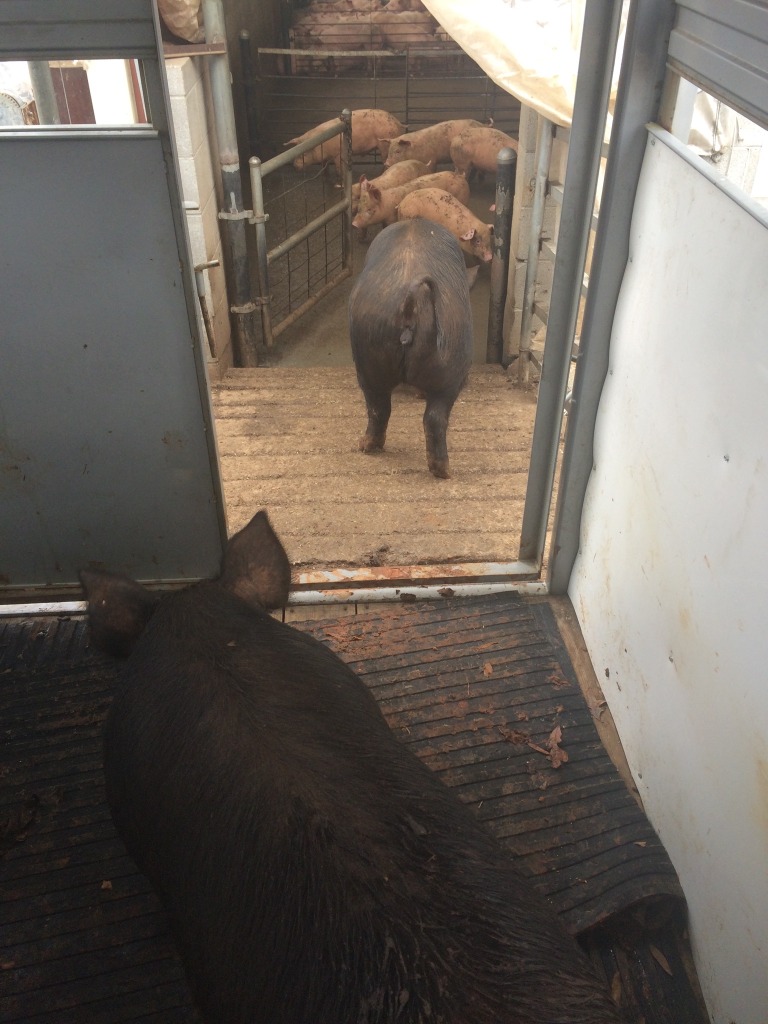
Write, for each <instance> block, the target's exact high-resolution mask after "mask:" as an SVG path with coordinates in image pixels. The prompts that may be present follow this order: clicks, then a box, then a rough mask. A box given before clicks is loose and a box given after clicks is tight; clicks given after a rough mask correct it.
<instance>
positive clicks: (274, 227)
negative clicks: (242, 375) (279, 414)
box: [250, 110, 352, 348]
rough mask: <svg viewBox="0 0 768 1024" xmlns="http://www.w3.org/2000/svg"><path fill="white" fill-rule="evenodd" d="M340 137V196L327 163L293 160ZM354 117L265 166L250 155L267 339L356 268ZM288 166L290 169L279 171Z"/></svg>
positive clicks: (345, 116)
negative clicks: (295, 168)
mask: <svg viewBox="0 0 768 1024" xmlns="http://www.w3.org/2000/svg"><path fill="white" fill-rule="evenodd" d="M337 136H341V139H340V142H339V145H340V153H341V171H342V173H341V187H342V188H343V190H344V198H343V199H341V200H338V201H337V202H333V201H332V200H333V194H332V191H331V187H330V185H329V180H328V177H327V175H326V174H325V173H324V171H325V169H324V167H323V166H322V165H319V166H318V167H316V168H313V170H312V172H311V173H310V174H308V175H303V174H302V175H297V174H295V173H292V169H291V165H292V163H293V161H294V160H295V159H296V158H297V157H300V156H301V155H302V154H304V153H307V152H308V151H309V150H311V149H314V147H315V146H322V144H323V143H327V142H329V141H330V140H331V139H334V138H336V137H337ZM351 161H352V122H351V115H350V112H349V111H348V110H345V111H343V113H342V116H341V117H340V118H337V119H336V120H335V121H333V123H332V124H331V125H330V126H329V127H327V128H324V129H322V130H320V131H317V132H313V133H312V134H311V135H310V136H309V137H308V138H307V139H305V140H304V141H303V142H301V143H299V144H298V145H296V146H293V147H291V149H288V150H286V151H285V152H284V153H281V154H280V155H279V156H275V157H273V158H272V159H271V160H267V161H266V163H262V162H261V160H260V159H259V158H258V157H251V160H250V175H251V194H252V196H253V216H252V218H251V223H252V224H254V225H255V228H256V250H257V273H258V295H259V297H258V300H257V305H258V307H259V311H260V314H261V327H262V338H263V343H264V345H265V346H266V348H271V347H272V345H273V344H274V340H275V338H276V337H277V336H278V335H279V334H280V333H281V332H282V331H284V330H285V329H286V328H287V327H289V326H290V325H291V324H292V323H294V321H295V320H297V319H298V318H299V317H300V316H302V315H303V314H304V313H306V312H307V311H308V310H309V309H311V308H312V306H314V305H315V304H316V303H317V302H318V301H319V300H320V299H321V298H322V297H323V296H324V295H326V294H327V293H328V292H329V291H331V289H333V288H335V287H336V285H337V284H340V283H341V282H342V281H343V280H344V279H345V278H347V277H349V276H350V274H351V273H352V266H351V258H350V257H351V251H352V218H351V212H350V211H351V203H352V175H351ZM281 171H284V172H285V173H284V174H279V173H276V172H281Z"/></svg>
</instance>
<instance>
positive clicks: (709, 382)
mask: <svg viewBox="0 0 768 1024" xmlns="http://www.w3.org/2000/svg"><path fill="white" fill-rule="evenodd" d="M695 159H696V158H692V159H691V158H689V159H684V158H682V157H681V156H680V154H679V153H677V152H673V151H672V150H671V149H670V148H668V146H667V145H666V144H664V143H662V142H661V141H659V139H657V138H655V137H651V138H650V140H649V143H648V147H647V150H646V156H645V161H644V165H643V172H642V175H641V179H640V187H639V190H638V195H637V202H636V206H635V210H634V217H633V223H632V234H631V244H630V262H629V264H628V267H627V271H626V274H625V277H624V283H623V286H622V290H621V295H620V300H619V305H618V308H617V313H616V318H615V322H614V329H613V334H612V338H611V350H610V368H609V375H608V378H607V380H606V385H605V388H604V392H603V397H602V400H601V404H600V409H599V415H598V420H597V426H596V433H595V446H594V451H595V467H594V471H593V473H592V477H591V480H590V484H589V487H588V490H587V496H586V500H585V505H584V513H583V518H582V537H581V548H580V553H579V556H578V558H577V561H576V564H575V567H574V571H573V575H572V578H571V584H570V588H569V593H570V595H571V598H572V600H573V603H574V606H575V608H576V611H577V614H578V616H579V620H580V622H581V626H582V629H583V631H584V635H585V638H586V641H587V646H588V648H589V651H590V655H591V657H592V661H593V664H594V666H595V670H596V672H597V674H598V676H599V677H600V679H601V682H602V684H603V687H604V690H605V694H606V697H607V699H608V702H609V704H610V707H611V710H612V712H613V715H614V718H615V719H616V723H617V726H618V729H619V733H620V736H621V739H622V742H623V745H624V748H625V750H626V753H627V756H628V759H629V763H630V766H631V768H632V771H633V774H634V776H635V779H636V781H637V784H638V787H639V789H640V792H641V795H642V797H643V800H644V802H645V805H646V809H647V811H648V813H649V815H650V817H651V820H652V821H653V823H654V825H655V827H656V828H657V830H658V831H659V833H660V835H661V838H662V840H663V841H664V843H665V846H666V848H667V850H668V851H669V853H670V855H671V857H672V859H673V861H674V863H675V866H676V868H677V870H678V872H679V874H680V878H681V881H682V884H683V888H684V890H685V893H686V896H687V899H688V902H689V907H690V911H691V923H692V938H693V944H694V950H695V954H696V958H697V965H698V968H699V973H700V977H701V981H702V984H703V988H704V991H705V996H706V998H707V1002H708V1006H709V1008H710V1011H711V1013H712V1016H713V1020H714V1021H715V1022H716V1024H727V1022H731V1021H738V1022H739V1024H765V1019H766V1017H765V1013H766V1007H768V974H767V973H766V970H765V963H766V951H768V870H766V864H767V863H768V861H767V859H766V851H768V687H767V686H766V666H768V628H767V627H766V621H765V616H766V607H767V606H768V544H766V529H767V528H768V443H767V441H766V439H767V438H768V400H767V396H768V332H767V331H766V324H768V277H766V267H768V227H766V224H765V220H764V217H765V211H762V214H761V213H760V212H759V209H758V208H757V206H756V204H755V205H754V208H753V207H752V206H750V203H749V202H748V201H747V202H745V203H744V204H743V205H741V206H740V205H737V204H736V203H734V201H733V199H732V198H731V197H729V195H728V194H727V192H726V191H725V190H724V189H722V188H720V187H718V185H716V184H715V179H716V177H718V176H717V175H716V172H707V173H705V170H704V165H701V167H699V166H696V165H695V163H694V162H693V161H694V160H695ZM761 216H762V218H763V220H762V221H761Z"/></svg>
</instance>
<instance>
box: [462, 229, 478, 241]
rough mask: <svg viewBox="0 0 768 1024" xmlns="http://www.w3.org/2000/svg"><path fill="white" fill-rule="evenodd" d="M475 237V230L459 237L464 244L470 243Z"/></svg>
mask: <svg viewBox="0 0 768 1024" xmlns="http://www.w3.org/2000/svg"><path fill="white" fill-rule="evenodd" d="M474 237H475V229H474V228H470V229H469V231H465V232H464V234H463V235H459V238H460V239H461V240H462V242H469V241H470V240H471V239H472V238H474Z"/></svg>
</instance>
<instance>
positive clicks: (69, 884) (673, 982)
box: [0, 596, 705, 1024]
mask: <svg viewBox="0 0 768 1024" xmlns="http://www.w3.org/2000/svg"><path fill="white" fill-rule="evenodd" d="M301 628H302V629H304V630H306V631H308V632H312V633H313V634H314V635H316V636H318V637H319V638H320V639H321V640H323V641H324V642H325V643H327V644H328V645H329V646H331V647H333V648H334V649H335V650H337V651H338V652H339V653H340V654H341V656H342V657H343V658H344V660H345V661H347V662H349V663H351V664H352V666H353V667H354V668H355V670H356V671H358V672H359V673H360V674H361V676H362V677H363V678H364V679H365V681H366V683H368V685H370V686H371V688H372V690H373V692H374V693H375V695H376V696H377V698H378V700H379V701H380V702H381V705H382V707H383V710H384V712H385V714H386V715H387V717H388V719H389V721H390V722H391V724H392V727H393V728H394V729H395V730H396V731H397V732H398V734H399V735H400V736H401V737H402V738H403V740H404V741H405V742H406V743H409V744H412V746H413V749H414V750H415V751H416V752H417V753H418V754H419V755H420V756H421V757H423V758H424V760H425V761H426V762H427V763H428V764H429V765H430V766H431V767H432V768H433V769H434V770H435V771H436V772H437V773H438V774H439V775H440V776H441V777H442V778H443V779H444V780H445V781H446V782H447V783H448V784H449V785H451V786H453V787H455V789H456V791H457V793H458V795H459V796H460V797H461V798H462V799H463V800H466V801H468V802H469V803H470V804H472V805H473V806H475V807H476V809H477V811H478V813H479V815H480V816H481V817H482V818H483V819H485V820H486V821H487V822H488V825H489V827H490V828H492V829H493V830H494V831H495V832H496V833H497V834H498V835H499V836H500V837H501V838H502V840H503V841H504V842H505V843H506V844H507V845H508V846H509V848H510V849H511V850H513V851H514V852H515V853H516V854H518V855H519V858H520V864H521V867H522V868H523V870H526V871H528V872H530V873H531V874H532V875H536V876H537V879H538V881H539V883H540V884H541V885H542V886H543V887H544V889H545V891H547V892H548V893H549V894H550V895H551V897H552V899H553V900H554V901H555V903H556V904H557V905H558V906H559V907H560V908H561V911H562V913H563V916H564V918H565V920H566V923H567V924H568V925H569V927H570V928H571V929H572V930H578V929H580V928H583V927H587V926H588V925H590V924H593V923H595V922H596V921H600V920H602V919H603V918H605V917H606V916H608V915H610V914H612V913H614V912H615V911H617V910H619V909H621V908H623V907H626V906H627V905H628V904H632V903H635V902H636V901H638V900H643V899H644V898H646V897H652V896H672V897H673V900H672V901H671V902H672V903H674V904H675V906H676V907H679V906H680V905H681V900H680V899H678V897H680V890H679V886H678V883H677V880H676V878H675V875H674V872H673V871H672V869H671V865H670V864H669V861H668V859H667V857H666V855H665V854H664V851H663V849H662V848H661V846H660V844H659V841H658V839H657V838H656V836H655V835H654V833H653V831H652V830H651V828H650V826H649V825H648V823H647V821H646V820H645V818H644V817H643V815H642V814H641V813H640V811H639V810H638V809H637V807H636V805H635V803H634V801H633V799H632V798H631V796H629V794H628V793H627V792H626V790H625V788H624V786H623V783H622V782H621V780H620V779H619V777H618V775H617V774H616V772H615V770H614V769H613V767H612V765H611V763H610V761H609V759H608V758H607V755H606V754H605V753H604V751H603V748H602V746H601V745H600V742H599V740H598V737H597V734H596V732H595V730H594V727H593V724H592V721H591V717H590V713H589V709H588V708H587V707H586V705H585V703H584V700H583V698H582V697H581V693H580V691H579V688H578V686H577V684H576V681H575V679H574V677H573V672H572V670H571V667H570V663H569V661H568V658H567V656H566V653H565V651H564V649H563V648H562V645H561V643H560V640H559V636H558V634H557V630H556V628H555V626H554V621H553V619H552V616H551V613H550V611H549V609H548V607H547V606H546V605H545V604H531V603H529V602H526V601H524V600H522V599H518V598H515V597H513V596H497V597H493V598H481V599H476V600H468V601H455V600H449V601H446V602H445V603H440V604H429V605H420V606H403V607H397V608H392V609H382V610H381V611H380V612H378V613H376V614H365V615H360V616H357V617H349V618H337V619H334V620H325V621H322V622H313V623H302V624H301ZM117 670H118V666H117V664H116V663H115V662H113V661H111V660H110V659H107V658H105V657H102V656H100V655H98V654H96V653H94V652H92V651H90V650H89V648H88V646H87V636H86V627H85V624H84V623H83V621H82V620H79V619H75V618H73V619H56V618H45V619H39V620H35V621H32V622H20V621H19V620H14V619H11V620H0V728H1V729H2V737H3V743H2V748H1V749H0V949H1V950H2V952H0V1024H21V1022H25V1024H27V1022H35V1024H49V1022H52V1021H56V1024H84V1022H86V1021H87V1022H88V1024H120V1022H128V1021H135V1022H139V1021H141V1022H150V1021H154V1022H157V1024H160V1022H163V1024H192V1022H195V1021H196V1020H197V1018H196V1016H195V1014H194V1011H193V1010H192V1009H191V1008H190V1004H189V996H188V992H187V988H186V985H185V982H184V978H183V973H182V970H181V966H180V963H179V961H178V959H177V957H176V954H175V951H174V949H173V946H172V944H171V942H170V939H169V937H168V932H167V925H166V920H165V916H164V913H163V911H162V909H161V908H160V906H159V904H158V903H157V900H156V899H155V897H154V895H153V894H152V892H151V891H150V889H149V886H148V883H147V882H146V880H145V879H144V878H143V876H142V875H140V874H139V873H138V872H137V871H136V869H135V867H134V866H133V864H132V862H131V861H130V860H129V858H128V856H127V854H126V853H125V851H124V849H123V846H122V843H121V842H120V841H119V839H118V838H117V836H116V835H115V832H114V829H113V827H112V823H111V819H110V816H109V811H108V809H107V806H106V803H105V800H104V793H103V778H102V767H101V729H102V723H103V719H104V717H105V714H106V711H107V708H108V706H109V702H110V700H111V695H112V689H113V684H114V679H115V675H116V672H117ZM556 726H559V727H560V730H561V739H560V743H559V745H558V747H557V748H556V749H555V751H554V752H552V751H549V752H547V747H546V743H547V740H548V738H549V737H550V735H551V734H552V730H553V729H554V728H556ZM530 744H533V745H534V746H531V745H530ZM536 748H538V749H536ZM558 749H559V750H560V751H564V752H565V753H566V754H567V755H568V760H567V762H565V763H563V764H561V765H560V767H558V768H555V767H553V762H554V761H557V760H558V757H559V756H560V755H558V753H557V750H558ZM668 902H670V901H668ZM664 951H665V955H666V957H667V959H668V960H669V961H670V962H671V963H672V968H673V972H674V975H675V976H674V977H671V976H668V974H667V973H666V971H662V970H661V968H659V967H655V963H656V962H655V961H654V959H653V957H652V956H651V955H650V954H649V955H645V954H644V956H645V960H644V961H643V963H644V965H645V966H644V968H643V969H644V971H645V972H646V974H643V976H642V979H641V981H640V982H638V985H637V990H638V992H639V995H638V996H637V997H636V998H637V1000H639V1002H638V1005H639V1006H640V1009H639V1010H638V1012H637V1014H636V1015H635V1014H633V1015H632V1017H631V1019H633V1020H635V1019H636V1020H638V1021H639V1020H641V1019H646V1020H650V1019H653V1020H655V1021H657V1022H662V1021H670V1022H672V1021H674V1022H675V1024H681V1022H683V1021H686V1022H688V1021H691V1022H696V1024H698V1021H699V1020H702V1021H703V1020H704V1019H705V1018H704V1017H699V1016H696V1011H695V1010H694V1011H692V1012H691V1013H690V1014H688V1013H684V1012H682V1011H676V1016H675V1015H673V1016H671V1017H665V1016H663V1015H659V1016H653V1017H649V1016H648V1011H647V1009H646V1007H645V1005H644V1002H643V1001H644V1000H645V999H646V996H647V997H648V998H651V996H652V995H655V993H656V992H657V991H659V992H660V991H662V990H663V989H664V986H666V989H667V990H668V994H669V998H671V997H672V996H673V995H675V992H673V989H674V990H675V991H676V990H677V989H679V988H680V985H681V984H683V985H684V984H685V976H684V974H685V970H684V963H683V961H682V960H679V959H674V958H673V957H676V956H677V953H676V952H675V948H674V945H673V944H672V943H670V944H668V945H665V946H664ZM646 952H647V949H646ZM591 955H592V956H593V958H599V957H603V958H605V957H607V958H608V961H607V962H608V966H607V967H604V968H603V969H605V970H606V971H607V977H608V980H609V982H610V979H611V977H612V976H614V975H615V977H616V978H619V973H618V971H617V969H616V966H615V964H616V962H617V961H616V960H615V957H614V953H613V951H612V948H610V949H609V948H608V947H606V948H603V946H600V947H599V949H596V950H595V951H593V952H592V951H591ZM636 960H637V955H636V953H634V952H633V953H632V954H631V956H629V957H628V956H625V955H624V954H623V953H622V954H621V957H620V964H625V965H626V964H631V963H634V962H635V961H636ZM638 962H639V961H638ZM679 964H682V966H678V965H679ZM611 965H613V966H611ZM649 970H650V971H654V970H656V971H657V973H658V977H657V978H655V979H653V980H654V984H653V985H652V986H649V985H648V977H647V971H649ZM630 974H631V972H630V971H629V969H628V967H626V966H623V967H621V978H620V979H619V980H620V982H621V984H622V985H623V986H624V987H625V989H626V990H627V992H629V991H630V989H631V988H632V987H633V986H634V982H633V980H632V978H631V977H630ZM684 995H685V999H686V1000H687V999H688V995H687V994H686V993H685V991H684ZM632 998H633V999H634V998H635V997H634V996H633V997H632ZM686 1005H687V1003H686Z"/></svg>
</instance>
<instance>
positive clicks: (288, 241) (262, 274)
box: [249, 110, 352, 348]
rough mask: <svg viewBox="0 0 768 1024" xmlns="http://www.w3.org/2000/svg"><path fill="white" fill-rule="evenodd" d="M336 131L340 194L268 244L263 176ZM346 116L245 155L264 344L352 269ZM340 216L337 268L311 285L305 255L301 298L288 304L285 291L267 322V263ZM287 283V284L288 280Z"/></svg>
mask: <svg viewBox="0 0 768 1024" xmlns="http://www.w3.org/2000/svg"><path fill="white" fill-rule="evenodd" d="M337 135H341V136H342V139H341V141H340V147H341V168H342V182H343V188H344V198H343V199H342V200H340V201H339V202H337V203H334V204H333V205H332V206H330V207H328V208H327V209H325V210H324V211H323V212H322V213H321V214H319V215H318V216H316V217H314V218H312V219H310V220H307V221H306V223H304V224H303V225H302V226H301V227H300V228H299V229H298V230H295V231H293V232H292V233H291V234H290V235H288V237H286V238H285V239H284V240H282V241H281V242H279V244H277V245H275V246H273V247H272V248H271V249H270V248H268V241H267V221H268V219H269V214H268V213H267V211H266V209H265V202H264V178H265V177H267V176H268V175H269V174H271V173H272V172H274V171H278V170H280V169H281V168H285V167H287V166H289V165H290V164H292V163H293V161H294V160H295V159H296V158H297V157H299V156H301V155H302V154H304V153H307V152H309V151H310V150H311V149H314V148H315V147H316V146H319V145H321V144H322V143H324V142H327V141H328V140H330V139H332V138H335V137H336V136H337ZM351 163H352V120H351V113H350V111H349V110H344V111H342V113H341V116H340V117H339V118H338V119H337V120H336V121H334V122H333V124H332V125H330V126H329V127H327V128H324V129H322V130H320V131H317V132H313V133H312V135H310V136H308V137H307V138H306V139H304V140H303V141H302V142H300V143H299V144H298V145H296V146H292V147H291V148H290V149H287V150H286V151H285V152H284V153H280V154H279V155H278V156H275V157H272V159H271V160H267V161H265V162H263V163H262V161H261V160H260V159H259V158H258V157H251V159H250V161H249V168H250V179H251V192H252V197H253V213H252V215H251V217H250V218H249V219H250V223H251V224H253V225H254V227H255V229H256V251H257V279H258V293H259V295H258V298H257V301H256V304H257V306H258V309H259V313H260V315H261V325H262V331H263V340H264V344H265V346H266V347H267V348H271V347H272V346H273V345H274V341H275V338H276V337H277V336H278V335H279V334H280V333H281V332H282V331H284V330H285V329H286V328H287V327H288V326H289V325H290V324H292V323H294V322H295V321H296V320H297V319H298V318H299V317H300V316H302V315H303V314H304V313H306V312H307V310H309V309H311V308H312V307H313V306H314V305H316V304H317V302H319V300H320V299H321V298H322V297H323V296H324V295H326V294H327V293H328V292H329V291H330V290H331V289H333V288H335V287H336V285H338V284H339V283H340V282H341V281H343V280H344V279H345V278H347V277H349V276H350V275H351V273H352V260H351V253H352V216H351V209H352V172H351ZM337 217H340V218H341V225H342V227H341V270H340V271H339V272H338V273H336V274H334V275H333V276H331V277H328V275H327V274H325V275H323V276H324V280H323V284H322V286H321V287H320V288H318V289H317V290H316V291H314V292H313V291H312V287H311V285H312V282H311V281H310V279H309V261H308V260H307V262H306V267H307V281H306V290H307V292H308V295H307V298H306V299H305V300H304V301H303V302H301V304H300V305H299V306H298V307H296V308H291V302H290V296H289V301H288V304H287V306H286V308H287V309H288V313H287V315H285V316H284V318H283V319H282V320H281V321H280V322H279V323H274V322H273V300H274V295H273V292H272V289H271V287H270V267H271V266H272V265H273V264H274V263H275V262H276V261H277V260H279V259H280V258H282V257H284V256H287V255H288V254H289V253H290V252H291V251H292V250H294V249H296V248H297V247H298V246H300V245H302V243H304V242H306V241H308V240H309V239H310V238H311V236H313V235H314V234H315V232H317V231H319V230H320V229H321V228H323V227H324V226H326V225H328V224H329V223H330V222H332V221H333V220H334V219H335V218H337ZM288 287H289V288H290V284H289V286H288Z"/></svg>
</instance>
